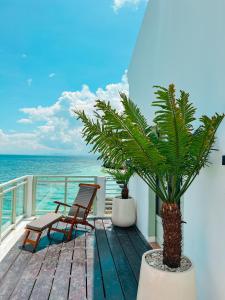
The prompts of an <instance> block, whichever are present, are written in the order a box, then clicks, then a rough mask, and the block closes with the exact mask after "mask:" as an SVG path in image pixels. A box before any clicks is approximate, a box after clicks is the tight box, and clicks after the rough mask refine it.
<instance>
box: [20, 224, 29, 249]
mask: <svg viewBox="0 0 225 300" xmlns="http://www.w3.org/2000/svg"><path fill="white" fill-rule="evenodd" d="M29 234H30V230H28V229H27V230H26V233H25V237H24V240H23V245H22V248H24V247H25V244H26V242H27V239H28V237H29Z"/></svg>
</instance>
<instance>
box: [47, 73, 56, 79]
mask: <svg viewBox="0 0 225 300" xmlns="http://www.w3.org/2000/svg"><path fill="white" fill-rule="evenodd" d="M55 75H56V74H55V73H50V74H49V75H48V77H49V78H53V77H55Z"/></svg>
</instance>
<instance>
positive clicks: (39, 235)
mask: <svg viewBox="0 0 225 300" xmlns="http://www.w3.org/2000/svg"><path fill="white" fill-rule="evenodd" d="M41 234H42V232H40V233H38V235H37V239H36V241H35V244H34V249H33V252H35V251H36V248H37V246H38V243H39V241H40V238H41Z"/></svg>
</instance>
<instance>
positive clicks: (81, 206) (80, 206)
mask: <svg viewBox="0 0 225 300" xmlns="http://www.w3.org/2000/svg"><path fill="white" fill-rule="evenodd" d="M73 206H78V207H79V208H83V209H85V210H86V209H87V207H85V206H83V205H80V204H73Z"/></svg>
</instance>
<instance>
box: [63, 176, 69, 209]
mask: <svg viewBox="0 0 225 300" xmlns="http://www.w3.org/2000/svg"><path fill="white" fill-rule="evenodd" d="M67 185H68V182H67V177H66V176H65V185H64V203H65V204H67ZM64 214H66V206H64Z"/></svg>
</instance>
